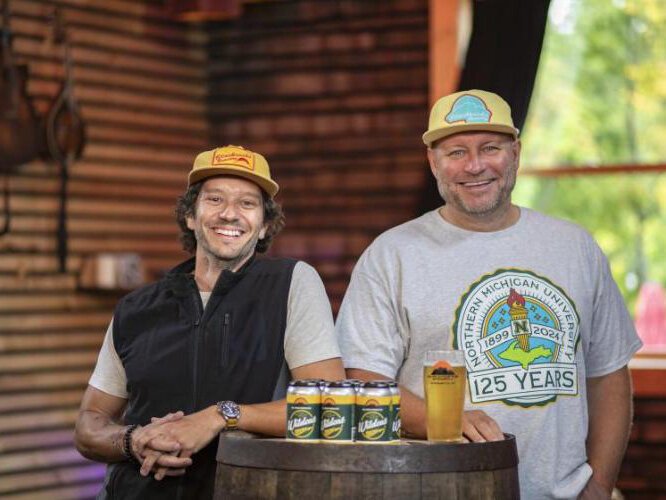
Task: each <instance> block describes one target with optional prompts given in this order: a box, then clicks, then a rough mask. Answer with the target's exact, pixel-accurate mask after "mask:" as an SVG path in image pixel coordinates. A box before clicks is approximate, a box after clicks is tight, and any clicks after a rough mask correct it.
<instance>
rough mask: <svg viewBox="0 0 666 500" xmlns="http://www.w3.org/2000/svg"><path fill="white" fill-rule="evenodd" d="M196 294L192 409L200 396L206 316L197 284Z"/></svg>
mask: <svg viewBox="0 0 666 500" xmlns="http://www.w3.org/2000/svg"><path fill="white" fill-rule="evenodd" d="M194 289H195V290H196V295H194V297H193V298H194V311H196V314H197V316H196V318H195V319H194V339H193V340H194V353H193V354H194V355H193V366H192V373H193V377H192V385H193V386H194V387H193V388H192V409H193V410H195V409H196V408H197V402H198V398H199V391H198V386H199V343H200V341H201V326H202V319H203V316H204V310H203V307H202V303H201V295H200V294H199V290H198V288H197V287H196V286H195V287H194Z"/></svg>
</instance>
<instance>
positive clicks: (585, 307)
mask: <svg viewBox="0 0 666 500" xmlns="http://www.w3.org/2000/svg"><path fill="white" fill-rule="evenodd" d="M512 292H513V296H512ZM510 297H513V300H512V303H513V307H510V306H509V300H510ZM524 329H527V331H529V333H530V336H529V340H528V342H529V346H528V349H527V350H525V349H522V348H521V347H520V343H519V340H518V337H516V335H517V333H518V332H519V331H523V332H524V331H525V330H524ZM336 332H337V334H338V341H339V344H340V348H341V350H342V354H343V360H344V364H345V366H346V367H347V368H362V369H365V370H370V371H374V372H377V373H380V374H382V375H385V376H388V377H392V378H397V379H398V380H399V382H400V383H401V384H403V385H404V386H406V387H407V388H408V389H409V390H410V391H412V392H414V393H415V394H417V395H419V396H421V397H423V358H424V354H425V352H426V351H427V350H432V349H450V348H452V347H454V348H456V349H462V350H463V351H464V352H465V361H466V366H467V371H468V393H467V403H466V406H467V408H468V409H472V408H478V409H480V410H483V411H485V412H486V413H488V414H489V415H490V416H491V417H493V418H494V419H495V420H497V421H498V423H499V425H500V427H501V428H502V429H503V430H504V432H508V433H511V434H514V435H516V438H517V445H518V452H519V458H520V465H519V475H520V485H521V493H522V495H521V496H522V497H523V498H528V499H533V498H534V499H540V498H575V497H576V496H577V495H578V493H579V492H580V491H581V489H582V488H583V487H584V485H585V483H586V482H587V480H588V479H589V477H590V475H591V468H590V466H589V465H588V464H587V456H586V450H585V440H586V438H587V424H588V413H587V402H586V378H588V377H598V376H601V375H605V374H608V373H611V372H613V371H615V370H617V369H619V368H621V367H623V366H624V365H626V364H627V362H628V361H629V360H630V358H631V357H632V355H633V354H634V353H635V352H636V351H637V350H638V348H639V347H640V345H641V342H640V340H639V339H638V336H637V335H636V332H635V330H634V326H633V322H632V320H631V318H630V316H629V314H628V312H627V309H626V307H625V305H624V302H623V299H622V296H621V295H620V292H619V290H618V288H617V286H616V284H615V282H614V281H613V279H612V276H611V274H610V269H609V266H608V262H607V259H606V257H605V256H604V255H603V253H602V252H601V250H600V249H599V247H598V246H597V245H596V243H595V242H594V240H593V239H592V237H591V236H590V235H589V234H588V233H587V232H585V231H583V230H582V229H581V228H579V227H578V226H576V225H574V224H571V223H568V222H564V221H561V220H557V219H553V218H550V217H547V216H545V215H542V214H539V213H538V212H534V211H532V210H529V209H524V208H522V209H521V216H520V219H519V220H518V222H517V223H516V224H515V225H513V226H511V227H509V228H507V229H504V230H502V231H496V232H488V233H479V232H473V231H466V230H464V229H461V228H459V227H456V226H453V225H451V224H449V223H447V222H446V221H445V220H444V219H443V218H442V217H441V216H440V215H439V213H438V212H437V211H432V212H429V213H427V214H425V215H423V216H421V217H419V218H417V219H415V220H412V221H410V222H407V223H405V224H402V225H400V226H398V227H395V228H393V229H391V230H389V231H387V232H386V233H384V234H382V235H381V236H379V237H378V238H377V239H376V240H375V241H374V242H373V243H372V245H370V247H368V249H367V250H366V251H365V252H364V254H363V255H362V256H361V258H360V259H359V261H358V263H357V265H356V268H355V269H354V272H353V275H352V279H351V282H350V284H349V288H348V289H347V293H346V295H345V298H344V300H343V302H342V306H341V309H340V313H339V315H338V319H337V323H336Z"/></svg>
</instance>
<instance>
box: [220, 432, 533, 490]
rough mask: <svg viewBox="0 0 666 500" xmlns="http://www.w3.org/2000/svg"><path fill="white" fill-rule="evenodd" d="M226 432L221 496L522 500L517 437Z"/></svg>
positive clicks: (222, 457)
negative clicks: (318, 437) (347, 439)
mask: <svg viewBox="0 0 666 500" xmlns="http://www.w3.org/2000/svg"><path fill="white" fill-rule="evenodd" d="M248 436H249V435H247V434H244V433H240V434H239V433H234V432H229V433H223V434H222V435H221V436H220V442H219V448H218V452H217V462H218V463H217V476H216V481H215V499H238V498H279V499H283V498H284V499H289V498H294V499H296V498H298V499H299V500H300V499H310V498H314V499H316V500H323V499H328V498H339V499H353V498H359V499H375V498H376V499H380V498H381V499H389V498H390V499H392V500H394V499H410V500H411V499H415V498H427V499H433V498H446V499H461V500H462V499H465V500H468V499H477V498H478V499H516V498H520V492H519V489H518V469H517V466H518V454H517V452H516V440H515V438H514V436H512V435H509V434H506V435H505V436H506V439H505V440H504V441H496V442H490V443H460V444H441V443H429V442H427V441H402V442H401V443H400V444H387V445H376V444H375V445H372V444H370V445H368V444H330V443H321V444H304V443H294V442H289V441H285V440H284V439H262V438H248Z"/></svg>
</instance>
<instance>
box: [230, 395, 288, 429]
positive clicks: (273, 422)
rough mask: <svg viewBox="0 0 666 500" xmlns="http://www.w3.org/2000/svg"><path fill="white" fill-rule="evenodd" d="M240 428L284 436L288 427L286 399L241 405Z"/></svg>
mask: <svg viewBox="0 0 666 500" xmlns="http://www.w3.org/2000/svg"><path fill="white" fill-rule="evenodd" d="M238 428H239V429H241V430H243V431H247V432H253V433H256V434H265V435H267V436H284V434H285V430H286V428H287V403H286V400H284V399H281V400H279V401H271V402H270V403H261V404H254V405H241V417H240V420H239V421H238Z"/></svg>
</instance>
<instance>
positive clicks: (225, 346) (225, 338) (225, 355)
mask: <svg viewBox="0 0 666 500" xmlns="http://www.w3.org/2000/svg"><path fill="white" fill-rule="evenodd" d="M230 324H231V313H224V321H223V322H222V369H223V370H224V369H226V368H227V363H229V325H230Z"/></svg>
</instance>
